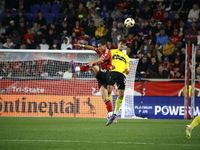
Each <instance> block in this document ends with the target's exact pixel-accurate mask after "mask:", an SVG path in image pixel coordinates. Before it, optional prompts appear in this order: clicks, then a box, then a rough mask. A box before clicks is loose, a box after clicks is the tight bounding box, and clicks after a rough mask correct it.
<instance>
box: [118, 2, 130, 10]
mask: <svg viewBox="0 0 200 150" xmlns="http://www.w3.org/2000/svg"><path fill="white" fill-rule="evenodd" d="M117 6H118V9H119V10H122V9H124V7H128V2H127V1H126V0H118V2H117Z"/></svg>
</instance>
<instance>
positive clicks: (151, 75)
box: [144, 68, 155, 78]
mask: <svg viewBox="0 0 200 150" xmlns="http://www.w3.org/2000/svg"><path fill="white" fill-rule="evenodd" d="M144 78H155V73H154V72H153V71H152V70H151V69H150V68H147V70H146V72H145V74H144Z"/></svg>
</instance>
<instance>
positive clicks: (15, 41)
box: [11, 30, 21, 49]
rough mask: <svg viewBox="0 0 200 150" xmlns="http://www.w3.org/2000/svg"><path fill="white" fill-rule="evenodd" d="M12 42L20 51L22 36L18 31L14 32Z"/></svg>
mask: <svg viewBox="0 0 200 150" xmlns="http://www.w3.org/2000/svg"><path fill="white" fill-rule="evenodd" d="M11 41H12V43H13V44H14V45H15V48H16V49H19V43H20V42H21V36H20V35H19V33H18V32H17V31H16V30H14V31H13V36H12V37H11Z"/></svg>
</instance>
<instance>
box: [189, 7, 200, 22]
mask: <svg viewBox="0 0 200 150" xmlns="http://www.w3.org/2000/svg"><path fill="white" fill-rule="evenodd" d="M199 13H200V9H199V6H198V5H197V4H194V5H193V6H192V9H190V11H189V13H188V20H187V21H188V22H199V20H200V19H199Z"/></svg>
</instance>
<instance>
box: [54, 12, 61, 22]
mask: <svg viewBox="0 0 200 150" xmlns="http://www.w3.org/2000/svg"><path fill="white" fill-rule="evenodd" d="M61 16H62V14H60V13H58V14H55V22H54V23H55V24H58V23H59V20H60V18H61Z"/></svg>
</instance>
